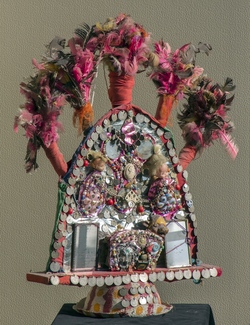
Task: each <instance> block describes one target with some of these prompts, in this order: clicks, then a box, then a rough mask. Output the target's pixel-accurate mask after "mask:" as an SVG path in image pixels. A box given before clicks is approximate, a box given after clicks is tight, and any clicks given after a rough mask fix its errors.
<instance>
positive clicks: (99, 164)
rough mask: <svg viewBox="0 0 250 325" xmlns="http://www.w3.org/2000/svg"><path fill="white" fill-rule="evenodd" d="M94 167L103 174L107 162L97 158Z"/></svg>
mask: <svg viewBox="0 0 250 325" xmlns="http://www.w3.org/2000/svg"><path fill="white" fill-rule="evenodd" d="M92 167H93V168H94V169H96V170H98V171H99V172H102V171H103V170H104V169H105V161H104V160H103V159H102V158H96V159H95V160H94V161H93V163H92Z"/></svg>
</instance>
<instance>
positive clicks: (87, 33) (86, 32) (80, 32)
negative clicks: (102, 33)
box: [75, 23, 93, 47]
mask: <svg viewBox="0 0 250 325" xmlns="http://www.w3.org/2000/svg"><path fill="white" fill-rule="evenodd" d="M92 33H93V27H90V26H89V25H88V24H86V23H82V24H81V25H80V26H79V27H78V28H76V29H75V35H76V36H78V37H79V38H80V40H79V41H80V45H81V46H82V47H84V46H85V45H86V44H87V43H88V41H89V39H90V37H91V35H92Z"/></svg>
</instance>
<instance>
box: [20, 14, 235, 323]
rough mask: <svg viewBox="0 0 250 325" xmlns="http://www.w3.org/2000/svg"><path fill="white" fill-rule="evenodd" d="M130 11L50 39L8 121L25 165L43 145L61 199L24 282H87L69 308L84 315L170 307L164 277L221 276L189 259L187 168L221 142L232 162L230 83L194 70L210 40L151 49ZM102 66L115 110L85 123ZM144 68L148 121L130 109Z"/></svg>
mask: <svg viewBox="0 0 250 325" xmlns="http://www.w3.org/2000/svg"><path fill="white" fill-rule="evenodd" d="M149 42H150V37H149V34H148V33H147V32H146V31H145V30H144V28H143V27H142V26H141V25H139V24H137V23H135V22H134V21H133V20H132V19H131V17H130V16H127V15H120V16H118V17H117V18H115V19H108V20H107V21H106V22H105V23H104V24H100V23H98V24H96V25H94V26H92V27H89V26H88V25H86V24H83V25H82V26H80V27H79V28H77V29H76V31H75V35H74V37H73V38H72V39H71V40H69V42H68V45H69V49H70V51H69V52H67V51H66V48H65V40H63V39H60V38H55V39H54V40H53V41H52V42H51V43H50V44H49V45H48V47H47V53H46V56H45V57H44V61H43V62H42V63H37V61H36V60H34V61H33V63H34V64H35V66H36V68H37V69H38V72H37V74H36V75H35V76H34V77H33V78H31V80H30V81H29V82H28V83H26V84H25V83H22V84H21V90H22V93H23V94H24V95H25V96H26V103H25V105H24V107H22V110H21V111H20V114H19V115H18V116H17V117H16V126H17V125H18V124H19V125H21V126H23V127H24V128H25V130H26V136H27V137H28V138H29V143H28V150H27V155H26V162H27V163H26V170H27V171H28V172H30V171H31V170H32V169H36V168H37V166H38V165H37V162H36V156H37V150H38V149H39V148H40V147H41V146H42V147H43V149H44V150H45V153H46V155H47V157H48V158H49V159H50V161H51V163H52V165H53V167H54V169H55V171H56V172H57V174H58V175H59V177H60V178H59V196H58V197H59V199H58V200H59V201H58V205H57V213H56V221H55V227H54V232H53V238H52V242H51V246H50V257H49V261H48V264H47V268H46V271H45V272H41V273H28V274H27V279H28V280H29V281H34V282H41V283H46V284H53V285H58V284H66V285H77V286H85V285H89V286H91V287H92V290H91V291H90V293H89V295H88V297H87V298H85V299H83V300H82V301H80V302H79V303H78V304H77V305H76V306H75V309H76V310H77V311H78V312H80V313H83V314H85V315H88V316H93V317H94V316H108V315H109V316H126V315H127V316H148V315H159V314H163V313H166V312H168V311H169V310H171V308H172V307H171V305H169V304H163V303H162V301H161V298H160V296H159V294H158V292H157V289H156V287H155V285H154V282H155V281H167V282H173V281H176V280H182V279H191V278H192V279H193V280H194V282H196V283H197V282H200V281H201V279H202V278H209V277H216V276H220V275H221V268H220V267H216V266H212V265H206V264H200V263H199V260H198V259H197V233H196V230H197V219H196V215H195V213H194V211H195V208H194V204H193V199H192V195H191V193H190V190H189V186H188V184H187V178H188V173H187V171H186V168H187V166H188V164H189V163H190V162H191V161H192V160H193V159H194V157H195V156H196V154H197V152H201V151H202V149H204V148H205V147H207V146H209V145H210V144H211V142H212V141H214V140H216V139H221V140H222V142H223V143H224V144H226V148H227V149H228V151H229V152H230V154H231V156H232V157H233V158H235V156H236V154H237V147H236V146H235V144H234V143H233V141H232V139H231V137H230V133H231V131H232V129H233V124H232V123H231V122H230V121H229V120H228V118H227V116H226V112H227V111H228V110H229V105H230V104H231V101H232V99H233V97H231V98H228V94H229V92H230V90H232V89H233V88H234V86H233V85H232V81H231V79H227V80H226V83H225V85H224V86H220V85H218V84H214V83H212V81H211V80H210V79H208V78H207V77H206V76H203V75H202V73H203V69H202V68H199V67H196V66H195V57H196V54H197V53H198V52H205V53H207V52H208V51H210V50H211V47H210V45H208V44H203V43H200V44H199V45H198V46H197V47H195V46H194V45H192V44H187V45H184V46H183V47H181V48H180V49H178V50H177V51H175V52H172V51H171V49H170V46H169V45H168V44H167V43H164V42H162V41H161V42H159V43H155V49H154V51H152V50H150V44H149ZM100 62H103V63H104V64H105V65H106V66H107V67H108V70H109V80H110V83H109V90H108V95H109V98H110V101H111V104H112V108H111V109H110V110H109V111H108V112H107V113H106V114H105V115H104V116H103V117H102V118H101V119H100V120H99V121H97V122H96V123H94V124H93V109H92V104H93V103H92V101H91V98H92V94H93V93H92V88H91V84H92V81H93V79H94V77H95V76H96V72H97V68H98V65H99V64H100ZM144 70H147V71H148V75H149V78H150V79H152V80H153V81H154V83H155V85H156V86H157V91H158V93H159V103H158V106H157V109H156V115H155V117H152V116H151V115H150V114H148V113H147V112H146V111H144V110H143V109H141V108H139V107H137V106H135V105H133V104H132V90H133V86H134V76H135V74H136V73H138V72H141V71H144ZM182 98H184V99H185V100H186V104H184V107H183V109H182V110H181V111H180V113H179V114H178V119H179V124H180V127H181V128H182V131H183V137H184V139H185V141H186V144H185V146H184V148H183V149H182V150H181V151H180V153H179V154H177V151H176V148H175V144H174V140H173V135H172V133H171V131H170V130H169V129H168V128H167V127H166V125H167V122H168V119H169V116H170V114H171V110H172V108H173V106H176V105H177V102H178V101H179V100H180V99H182ZM66 101H68V102H69V103H70V104H71V106H72V107H73V108H74V117H73V120H74V124H75V126H77V127H78V131H79V132H80V133H81V132H83V140H82V142H81V143H80V145H79V147H78V148H77V150H76V152H75V153H74V155H73V157H72V160H71V161H70V163H66V162H65V160H64V158H63V155H62V153H61V152H60V150H59V147H58V144H57V140H58V130H59V128H60V123H59V122H58V119H57V118H58V116H59V115H60V114H61V112H62V107H63V106H64V104H65V102H66Z"/></svg>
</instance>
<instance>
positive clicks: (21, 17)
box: [0, 0, 250, 325]
mask: <svg viewBox="0 0 250 325" xmlns="http://www.w3.org/2000/svg"><path fill="white" fill-rule="evenodd" d="M120 12H125V13H129V14H131V15H132V17H133V18H134V20H135V21H137V22H139V23H141V24H142V25H143V26H144V27H145V28H146V29H147V30H148V31H150V32H152V35H153V39H155V40H159V39H161V38H164V40H165V41H167V42H169V43H170V45H171V47H172V48H173V49H176V48H178V47H180V46H181V45H183V44H185V43H188V42H193V43H194V44H197V43H198V42H199V41H203V42H208V43H210V44H211V45H212V47H213V51H212V53H211V55H209V57H206V56H205V55H199V57H198V58H197V63H198V64H199V65H200V66H203V67H204V68H205V71H207V74H208V75H209V77H211V78H212V79H214V80H215V81H218V82H219V83H223V82H224V80H225V78H226V77H227V76H229V77H232V78H233V79H234V81H235V83H236V85H237V90H236V97H235V101H234V104H233V107H232V111H231V113H230V116H231V118H232V120H233V121H234V122H235V124H236V131H235V133H234V135H235V138H236V142H237V143H238V145H239V147H240V151H239V155H238V157H237V159H236V160H235V161H231V160H230V158H229V157H228V156H227V154H226V153H225V150H224V148H222V147H221V145H220V144H217V143H216V144H215V145H214V146H213V147H210V148H209V149H208V150H207V151H206V152H204V154H203V156H202V157H201V158H199V159H197V160H196V161H194V162H193V163H192V164H191V166H190V167H189V169H188V171H189V185H190V189H191V193H192V194H193V197H194V203H195V207H196V215H197V217H198V230H199V233H198V236H199V237H198V238H199V258H200V259H201V260H202V261H203V262H206V263H211V264H214V265H220V266H221V267H222V268H223V275H222V277H221V278H216V279H209V280H205V281H204V285H203V286H201V285H195V284H193V282H192V281H181V282H179V283H173V284H167V283H166V284H164V286H161V288H159V290H160V292H161V294H162V297H163V300H168V301H169V302H171V303H207V304H210V305H211V306H212V309H213V312H214V317H215V320H216V324H218V325H224V324H226V325H246V324H249V319H250V317H249V277H248V272H249V267H250V266H249V113H248V112H249V107H248V105H249V103H248V101H247V99H249V87H247V85H249V83H248V74H247V72H249V50H250V49H249V27H250V26H249V15H250V4H249V2H248V1H247V0H241V1H232V0H222V1H218V0H211V1H195V0H190V1H181V0H175V1H166V0H158V1H148V0H144V1H138V0H134V1H129V0H128V1H121V0H116V1H114V0H108V1H107V0H105V1H96V0H86V1H80V0H74V1H63V0H57V1H48V0H44V1H38V0H33V1H29V0H23V1H15V0H9V1H1V4H0V44H1V52H0V55H1V60H0V65H1V69H0V71H1V88H0V98H1V127H0V135H1V195H0V199H1V228H0V231H1V239H0V240H1V243H0V245H1V246H0V247H1V263H0V270H1V272H0V274H1V281H0V282H1V303H0V310H1V312H0V315H1V316H0V317H1V319H0V323H1V324H4V325H9V324H24V325H32V324H38V323H39V324H41V325H42V324H51V322H52V320H53V319H54V317H55V316H56V314H57V312H58V311H59V309H60V308H61V306H62V304H63V303H66V302H72V303H73V302H77V301H78V300H80V299H81V298H82V297H84V296H85V295H86V293H87V291H88V288H76V287H63V286H59V287H53V286H45V285H39V284H36V283H31V282H27V281H26V279H25V275H26V272H29V271H30V270H32V271H43V270H44V269H45V265H46V262H47V258H48V253H49V243H50V239H51V233H52V229H53V225H54V215H55V209H56V202H57V176H56V174H55V173H54V171H53V170H52V168H51V166H50V164H49V162H48V161H47V159H46V158H45V155H44V153H43V152H42V151H41V152H39V156H38V162H39V165H40V169H39V170H38V171H37V172H36V173H34V174H32V175H27V174H26V173H25V171H24V156H25V149H26V139H25V137H24V136H23V133H24V132H23V130H20V131H19V134H18V135H16V134H15V133H14V132H13V130H12V126H13V119H14V115H15V114H16V113H17V111H18V107H19V105H20V104H21V103H23V102H24V98H22V96H21V95H20V94H19V83H20V82H21V81H23V79H24V77H28V76H29V75H30V74H32V67H31V59H32V58H33V57H34V58H37V59H38V60H39V59H40V58H41V55H42V54H43V53H44V49H45V48H44V45H45V44H47V43H48V42H49V41H50V40H51V39H52V38H53V37H54V36H56V35H59V36H63V37H65V38H66V39H68V38H70V37H71V35H72V33H73V31H74V29H75V28H76V27H77V26H78V25H79V24H80V23H82V22H84V21H85V22H87V23H89V24H90V25H91V24H94V23H96V22H97V21H101V22H104V21H105V19H106V18H107V17H112V16H116V15H118V14H119V13H120ZM99 74H100V77H99V79H98V81H97V91H96V97H95V103H94V108H95V114H96V119H97V118H99V117H101V116H102V115H103V113H104V112H106V111H107V110H108V109H109V108H110V105H109V102H108V99H107V94H106V93H107V92H106V86H105V83H104V77H103V72H102V69H100V73H99ZM137 79H138V83H137V85H136V88H135V91H134V103H135V104H137V105H138V106H141V107H142V108H144V109H145V110H146V111H148V112H150V113H152V114H154V112H155V107H156V94H155V89H154V86H153V85H152V84H150V83H149V82H148V81H147V80H146V78H145V76H144V75H143V76H141V75H139V76H138V77H137ZM71 115H72V111H71V110H70V108H67V109H65V112H64V116H63V120H62V121H63V123H64V126H65V132H64V133H63V134H62V136H61V139H60V148H61V149H62V151H63V152H64V154H65V157H66V159H70V157H71V155H72V154H73V152H74V150H75V149H76V148H77V146H78V144H79V142H80V139H79V138H78V137H77V135H76V134H77V132H76V130H75V129H74V128H73V127H72V125H71ZM173 132H174V134H175V135H176V136H175V137H176V146H177V148H179V149H180V148H181V146H182V145H183V143H182V140H181V138H180V129H179V128H178V126H176V125H175V126H174V128H173Z"/></svg>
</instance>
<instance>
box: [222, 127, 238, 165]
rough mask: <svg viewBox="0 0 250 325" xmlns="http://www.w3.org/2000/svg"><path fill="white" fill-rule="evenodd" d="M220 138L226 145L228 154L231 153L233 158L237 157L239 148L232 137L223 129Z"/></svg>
mask: <svg viewBox="0 0 250 325" xmlns="http://www.w3.org/2000/svg"><path fill="white" fill-rule="evenodd" d="M219 138H220V140H221V142H222V144H223V145H224V146H225V147H226V150H227V152H228V154H229V155H230V157H231V158H232V159H235V158H236V156H237V154H238V151H239V148H238V146H237V145H236V144H235V143H234V141H233V139H232V137H231V136H230V135H229V134H227V133H225V132H223V131H220V132H219Z"/></svg>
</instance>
